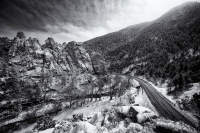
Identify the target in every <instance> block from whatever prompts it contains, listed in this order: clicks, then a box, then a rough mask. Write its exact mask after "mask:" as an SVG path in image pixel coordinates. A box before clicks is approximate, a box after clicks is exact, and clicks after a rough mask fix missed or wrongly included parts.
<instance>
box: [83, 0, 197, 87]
mask: <svg viewBox="0 0 200 133" xmlns="http://www.w3.org/2000/svg"><path fill="white" fill-rule="evenodd" d="M199 12H200V3H198V2H188V3H184V4H182V5H180V6H177V7H175V8H173V9H171V10H170V11H169V12H167V13H165V14H164V15H163V16H161V17H160V18H158V19H156V20H154V21H152V22H147V23H144V25H143V26H141V27H140V26H139V27H138V25H135V26H132V27H137V30H135V29H134V28H132V27H130V28H128V29H123V30H121V31H119V32H115V33H112V37H111V38H110V35H111V34H108V35H105V36H102V37H99V38H95V39H92V40H89V41H86V42H84V47H85V48H86V50H87V51H89V52H90V51H95V52H99V53H101V54H102V55H103V56H104V57H105V58H106V60H107V61H108V62H109V63H110V71H117V72H122V71H123V70H125V69H126V71H124V72H131V71H132V70H135V71H134V73H135V74H136V75H145V76H146V77H153V78H154V79H155V78H163V79H166V78H170V79H171V80H172V81H170V82H172V83H173V85H174V86H176V87H177V88H182V87H183V86H181V85H180V84H183V83H184V84H188V83H189V82H198V81H200V79H199V78H198V77H199V76H200V69H199V68H198V67H197V66H198V65H200V64H199V59H200V57H199V52H200V51H199V50H200V47H199V44H200V14H199ZM122 31H123V32H125V33H126V34H125V35H130V34H131V33H132V32H133V33H134V36H129V37H130V38H129V37H124V36H122V39H121V40H123V39H124V40H126V41H123V42H120V41H118V42H114V41H115V40H117V38H119V37H121V36H120V35H121V34H122ZM105 38H107V40H109V38H110V40H112V41H111V42H109V43H110V44H109V43H107V42H106V41H105ZM91 42H93V43H91ZM113 44H115V46H114V47H113ZM108 47H111V48H108ZM89 48H90V49H89ZM91 49H92V50H91ZM105 49H106V50H105ZM104 50H105V51H104Z"/></svg>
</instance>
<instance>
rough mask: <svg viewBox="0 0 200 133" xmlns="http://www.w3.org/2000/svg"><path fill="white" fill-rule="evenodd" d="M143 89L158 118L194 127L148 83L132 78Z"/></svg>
mask: <svg viewBox="0 0 200 133" xmlns="http://www.w3.org/2000/svg"><path fill="white" fill-rule="evenodd" d="M134 78H135V80H137V81H138V82H139V84H140V86H141V87H142V88H143V89H144V91H145V93H146V94H147V96H148V97H149V99H150V101H151V103H152V104H153V106H154V107H155V109H156V111H157V112H158V114H159V115H160V116H163V117H164V118H166V119H170V120H174V121H183V122H185V123H187V124H189V125H191V126H193V127H196V125H195V124H194V123H193V122H192V121H191V120H189V119H188V118H187V117H186V116H184V115H183V114H182V113H181V112H179V111H178V110H177V109H176V108H175V107H174V106H173V105H172V104H171V103H170V101H169V100H167V99H166V98H165V97H164V96H163V95H162V94H161V93H160V92H158V91H157V90H156V89H155V88H154V87H153V86H151V85H150V84H149V83H146V82H145V81H144V80H142V79H139V78H136V77H134Z"/></svg>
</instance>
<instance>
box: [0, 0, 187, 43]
mask: <svg viewBox="0 0 200 133" xmlns="http://www.w3.org/2000/svg"><path fill="white" fill-rule="evenodd" d="M163 1H164V2H165V3H166V4H164V2H163ZM163 1H160V0H151V1H149V0H0V36H8V37H13V36H14V35H15V34H16V32H17V31H24V32H25V33H26V35H27V36H32V37H37V38H39V39H40V40H43V41H44V40H45V39H46V38H47V37H48V36H53V37H54V36H55V37H56V38H57V39H58V42H62V41H64V40H66V41H72V40H75V41H85V40H87V39H91V38H93V37H96V36H100V35H103V34H106V33H108V32H113V31H117V30H120V29H121V28H124V27H126V26H129V25H132V24H136V23H139V22H143V21H147V20H152V19H156V18H157V17H159V16H160V15H161V14H163V13H164V12H166V11H167V10H169V9H170V8H171V7H173V6H175V5H177V4H180V3H182V2H185V1H187V0H177V1H176V3H175V2H174V0H163Z"/></svg>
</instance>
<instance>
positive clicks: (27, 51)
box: [8, 37, 94, 89]
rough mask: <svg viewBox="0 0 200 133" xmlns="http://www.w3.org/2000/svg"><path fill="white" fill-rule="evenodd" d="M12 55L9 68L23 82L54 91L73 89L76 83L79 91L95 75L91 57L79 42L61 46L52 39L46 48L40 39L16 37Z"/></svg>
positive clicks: (48, 40) (46, 43)
mask: <svg viewBox="0 0 200 133" xmlns="http://www.w3.org/2000/svg"><path fill="white" fill-rule="evenodd" d="M8 55H9V61H8V64H9V67H12V68H14V70H15V71H16V73H17V76H18V79H19V81H20V80H23V81H24V80H25V81H28V82H29V83H38V84H39V83H44V82H46V83H47V84H48V87H49V88H53V89H59V88H62V87H63V86H65V87H67V86H70V84H71V83H72V82H76V84H75V86H77V88H78V87H80V86H81V84H84V82H87V77H90V76H91V75H92V74H93V73H94V70H93V66H92V62H91V59H90V56H89V54H88V53H87V52H86V50H85V49H84V48H83V47H82V44H81V43H77V42H69V43H68V44H66V43H63V44H58V43H56V42H55V41H54V40H53V38H48V39H47V40H46V41H45V44H44V45H42V44H40V43H39V41H38V40H37V39H36V38H29V39H25V38H21V39H20V38H19V37H16V38H15V39H14V40H13V41H12V45H11V47H10V48H9V51H8ZM72 80H73V81H72Z"/></svg>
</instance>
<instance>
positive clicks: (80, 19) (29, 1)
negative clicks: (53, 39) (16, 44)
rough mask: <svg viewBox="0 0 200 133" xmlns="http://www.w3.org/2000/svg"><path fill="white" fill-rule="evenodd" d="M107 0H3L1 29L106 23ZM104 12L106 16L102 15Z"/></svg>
mask: <svg viewBox="0 0 200 133" xmlns="http://www.w3.org/2000/svg"><path fill="white" fill-rule="evenodd" d="M106 4H107V3H106V1H105V0H1V1H0V24H1V25H0V26H1V27H0V28H4V27H3V26H4V25H6V26H9V27H11V28H13V29H20V30H39V31H46V29H45V26H46V25H57V24H58V23H72V24H74V25H75V26H80V27H92V26H95V25H96V24H102V22H104V21H103V20H105V19H106V14H109V13H114V8H113V10H112V9H111V10H110V11H109V12H108V5H106ZM101 14H104V15H101Z"/></svg>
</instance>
